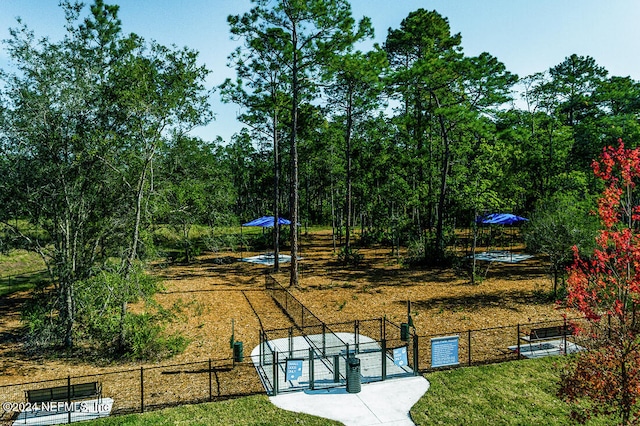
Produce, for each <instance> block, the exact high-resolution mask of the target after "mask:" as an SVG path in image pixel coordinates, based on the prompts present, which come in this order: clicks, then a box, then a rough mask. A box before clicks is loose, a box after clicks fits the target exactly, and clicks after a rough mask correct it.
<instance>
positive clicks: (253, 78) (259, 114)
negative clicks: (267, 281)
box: [221, 16, 290, 272]
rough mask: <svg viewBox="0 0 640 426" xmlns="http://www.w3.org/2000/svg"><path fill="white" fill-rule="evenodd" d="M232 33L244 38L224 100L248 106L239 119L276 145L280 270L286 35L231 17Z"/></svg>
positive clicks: (275, 228)
mask: <svg viewBox="0 0 640 426" xmlns="http://www.w3.org/2000/svg"><path fill="white" fill-rule="evenodd" d="M228 20H229V23H230V25H231V33H232V34H235V35H239V36H241V37H243V38H244V46H242V47H238V48H237V49H236V50H235V51H234V52H233V53H232V54H231V55H230V57H229V59H230V60H231V62H232V63H233V64H234V66H235V68H236V73H237V75H238V77H237V80H236V81H233V80H231V79H227V80H226V81H225V82H224V83H223V84H222V86H221V88H222V95H223V100H224V101H226V102H235V103H237V104H239V105H242V106H243V107H245V108H246V112H244V113H243V114H241V115H240V116H239V119H240V120H241V121H242V122H244V123H245V124H247V125H248V126H250V127H251V129H252V130H253V131H254V134H257V136H258V137H259V138H260V137H266V138H270V139H271V144H272V147H273V200H272V201H273V204H272V210H273V217H274V219H273V220H274V224H273V251H274V266H273V270H274V272H278V271H279V269H280V225H279V223H278V218H279V217H280V211H281V210H280V173H281V167H280V158H281V155H280V140H281V138H282V135H281V134H282V132H283V127H284V126H283V124H282V122H284V121H285V120H284V117H287V115H288V112H289V110H290V105H289V103H290V102H289V99H290V98H289V96H288V89H289V80H288V77H289V74H288V73H287V71H286V68H284V67H282V55H283V54H284V50H285V46H284V45H282V43H283V40H286V37H285V36H284V35H283V34H281V31H282V30H281V29H279V28H265V29H263V28H257V27H252V26H247V22H246V20H243V19H240V20H238V17H234V16H230V17H229V18H228Z"/></svg>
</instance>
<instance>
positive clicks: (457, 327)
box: [0, 232, 561, 385]
mask: <svg viewBox="0 0 640 426" xmlns="http://www.w3.org/2000/svg"><path fill="white" fill-rule="evenodd" d="M360 252H361V253H362V254H363V255H364V260H363V262H362V263H361V264H360V265H359V266H357V267H349V268H345V267H343V266H341V265H339V264H338V263H337V260H336V256H335V254H334V253H333V250H332V243H331V235H330V233H329V232H317V233H313V234H311V235H309V236H303V238H302V246H301V256H302V257H303V259H302V261H301V274H300V285H299V286H298V288H295V289H290V291H291V292H292V293H293V294H294V296H295V297H296V298H297V299H298V300H300V301H301V302H302V303H303V304H304V305H306V306H307V307H308V308H309V309H310V310H311V311H312V312H313V313H314V314H316V315H317V316H318V317H319V318H320V319H321V320H322V321H324V322H326V323H333V322H347V321H353V320H355V319H361V320H364V319H370V318H380V317H383V316H386V317H387V318H389V319H390V320H391V321H394V322H396V323H400V322H404V321H405V320H406V314H407V300H410V301H411V311H412V315H413V319H414V324H415V326H416V330H417V331H418V333H419V334H421V335H427V334H438V333H448V332H453V331H464V330H468V329H480V328H485V327H498V326H506V325H513V324H517V323H520V324H526V323H528V322H536V321H543V320H548V319H558V318H559V317H560V314H561V313H560V312H558V310H557V308H556V306H555V304H554V303H551V302H548V301H545V300H544V299H543V298H542V297H541V293H542V292H546V291H549V290H550V286H551V282H550V279H549V276H548V274H547V273H546V265H545V263H544V262H543V260H542V259H540V258H533V259H530V260H527V261H524V262H521V263H516V264H501V263H492V264H491V265H489V268H488V271H487V273H486V278H485V279H484V280H483V281H482V283H480V284H478V285H470V284H469V280H468V278H467V277H466V276H465V274H464V273H463V272H456V270H454V269H409V268H407V267H404V266H402V265H401V264H399V263H398V262H397V259H396V257H394V256H391V254H390V249H389V248H385V247H378V248H372V249H360ZM255 254H258V253H247V252H244V253H224V254H213V253H205V254H203V255H202V256H200V257H198V258H197V260H196V261H195V262H193V263H192V264H189V265H169V266H164V267H159V266H158V267H156V268H155V269H154V271H153V273H155V274H157V275H159V276H160V277H162V278H163V279H164V283H165V290H164V291H163V292H162V293H161V294H158V295H157V297H156V299H157V301H158V302H159V303H161V304H162V305H164V306H167V307H169V306H174V305H178V306H180V307H181V314H180V315H179V319H178V321H176V322H174V323H172V324H171V325H170V326H169V331H171V332H173V331H176V332H180V333H182V334H183V335H184V336H185V337H187V338H188V339H189V341H190V343H189V346H188V347H187V349H186V351H185V352H184V353H182V354H180V355H178V356H176V357H174V358H172V359H170V360H166V361H163V362H162V364H174V363H188V362H196V361H205V360H207V359H214V360H215V359H222V358H230V357H231V356H232V350H231V348H230V344H229V340H230V337H231V333H232V322H233V324H234V334H235V339H236V340H239V341H243V342H244V348H245V349H244V350H245V355H248V354H249V353H250V352H251V350H252V349H253V348H254V347H255V346H257V344H258V342H259V329H260V324H262V326H263V327H264V328H265V329H272V328H279V327H287V326H289V322H288V320H287V318H286V317H285V316H284V315H283V314H282V313H281V312H279V311H278V310H277V309H273V308H272V307H273V306H274V305H273V303H272V302H271V300H270V298H269V296H268V295H267V294H266V292H265V291H264V286H265V274H266V273H267V272H268V271H269V268H268V267H266V266H263V265H256V264H251V263H246V262H240V261H238V259H239V258H240V257H242V256H250V255H255ZM401 254H402V253H401ZM481 266H482V267H483V271H484V270H485V269H486V268H487V264H486V263H482V264H481ZM288 272H289V271H288V267H287V266H286V264H285V267H284V268H283V270H282V271H281V272H280V273H278V274H275V277H276V279H277V280H278V281H279V282H281V283H283V284H285V285H288V281H289V275H288ZM26 297H28V294H24V293H14V294H12V295H11V296H9V297H7V298H5V299H4V300H0V311H1V312H2V314H1V315H0V343H1V344H0V385H5V384H12V383H24V382H32V381H40V380H45V379H49V378H59V377H66V376H67V375H71V376H80V375H86V374H99V373H105V372H109V371H115V370H122V369H126V368H139V367H140V366H144V367H152V366H153V365H155V364H153V363H131V362H128V363H101V364H100V365H96V364H95V363H89V362H83V361H82V360H77V359H64V358H58V359H51V358H44V357H37V356H31V355H27V354H26V353H25V352H24V350H23V348H22V344H21V339H20V335H21V333H22V332H23V331H22V328H21V327H22V326H21V324H20V314H19V312H20V307H21V304H22V303H23V302H24V300H25V298H26Z"/></svg>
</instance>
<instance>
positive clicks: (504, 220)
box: [476, 213, 531, 263]
mask: <svg viewBox="0 0 640 426" xmlns="http://www.w3.org/2000/svg"><path fill="white" fill-rule="evenodd" d="M527 221H529V219H527V218H526V217H522V216H517V215H515V214H511V213H492V214H488V215H485V216H478V217H477V218H476V223H477V224H478V225H502V226H512V225H515V224H519V223H522V222H527ZM512 243H513V234H512V235H511V241H510V242H509V253H508V258H507V257H506V256H505V253H504V252H501V251H488V252H485V253H481V254H480V255H479V256H476V258H477V259H479V260H489V261H501V262H509V263H514V262H518V261H520V260H525V259H528V258H530V257H531V256H529V255H523V254H519V255H516V256H514V255H513V253H512V252H511V246H512Z"/></svg>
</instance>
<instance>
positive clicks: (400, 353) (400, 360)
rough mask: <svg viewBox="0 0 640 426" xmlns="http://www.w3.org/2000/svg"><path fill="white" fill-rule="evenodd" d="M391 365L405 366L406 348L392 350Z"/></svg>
mask: <svg viewBox="0 0 640 426" xmlns="http://www.w3.org/2000/svg"><path fill="white" fill-rule="evenodd" d="M393 363H394V364H395V365H397V366H398V367H404V366H406V365H407V347H406V346H403V347H401V348H395V349H394V350H393Z"/></svg>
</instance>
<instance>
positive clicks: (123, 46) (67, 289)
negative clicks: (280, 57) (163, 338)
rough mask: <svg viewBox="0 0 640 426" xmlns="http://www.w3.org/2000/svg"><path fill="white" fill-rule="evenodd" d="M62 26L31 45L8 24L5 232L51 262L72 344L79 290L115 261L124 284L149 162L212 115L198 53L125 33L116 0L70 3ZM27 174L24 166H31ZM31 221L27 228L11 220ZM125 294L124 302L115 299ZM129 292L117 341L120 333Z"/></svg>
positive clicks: (58, 307)
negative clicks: (57, 35) (12, 67)
mask: <svg viewBox="0 0 640 426" xmlns="http://www.w3.org/2000/svg"><path fill="white" fill-rule="evenodd" d="M62 6H63V8H64V11H65V14H66V19H67V25H66V29H67V33H66V35H65V37H64V39H63V40H62V41H60V42H51V41H49V40H48V39H46V38H45V39H41V40H39V41H36V39H35V37H34V35H33V33H32V32H31V31H29V30H28V29H27V28H26V26H22V27H21V28H19V29H13V30H11V39H10V40H9V41H8V51H9V54H10V56H11V58H12V59H13V61H14V62H15V63H16V66H17V72H16V73H14V74H3V75H2V77H3V79H4V81H5V83H6V84H5V91H4V93H3V94H4V97H5V99H6V100H7V101H6V102H7V104H6V107H5V109H4V110H3V116H2V120H3V121H2V124H3V128H2V132H3V133H4V134H5V135H7V138H6V141H5V143H4V144H3V150H4V152H5V154H6V155H8V156H9V157H10V158H11V159H12V164H13V166H12V170H10V172H9V173H8V174H7V175H3V176H2V177H0V179H2V180H3V183H2V184H0V186H6V185H8V181H6V180H5V179H7V178H8V177H11V178H13V179H14V180H13V182H11V186H12V188H13V189H12V191H11V193H6V194H5V193H3V195H2V196H3V197H12V196H16V197H17V198H15V199H14V200H13V201H12V202H11V203H10V204H7V205H6V206H5V207H3V209H2V212H1V216H2V217H1V219H2V220H3V222H4V223H5V224H6V229H9V230H10V233H11V234H12V235H13V236H14V237H15V238H16V240H17V241H22V244H24V245H25V246H26V247H28V248H29V249H32V250H35V251H37V252H38V253H40V254H41V256H42V257H43V258H44V259H45V261H46V263H47V265H48V267H49V271H50V273H51V275H52V278H53V281H54V283H55V287H56V298H55V300H53V301H52V312H54V313H58V315H52V317H51V318H50V320H51V321H54V322H56V321H59V322H60V323H61V324H62V325H63V328H64V330H65V333H64V338H63V340H64V344H65V345H66V346H67V347H71V346H72V345H73V340H74V335H75V334H76V332H77V330H76V328H77V327H76V312H77V309H78V303H77V302H78V301H77V300H76V299H77V292H76V287H77V284H78V283H79V282H81V281H84V280H88V279H89V278H91V277H92V276H93V275H95V274H97V273H98V272H99V271H100V269H101V268H102V267H104V266H105V264H106V263H108V262H109V261H110V259H113V258H118V259H120V260H121V264H120V267H119V268H118V271H117V273H118V274H120V275H121V277H123V279H124V281H125V282H126V281H127V278H129V276H130V274H131V273H132V271H133V270H134V263H135V262H136V261H137V259H138V258H139V254H140V250H141V247H140V245H141V243H140V241H141V237H140V233H141V227H142V225H143V218H144V214H145V209H144V207H145V205H144V204H145V200H148V197H147V196H148V194H149V188H150V175H151V173H150V172H151V166H152V162H153V159H154V157H155V155H156V153H157V151H158V150H159V149H160V147H161V146H162V142H163V140H164V138H165V136H166V135H167V134H168V132H169V131H172V132H174V133H180V132H182V131H184V130H185V128H190V127H191V126H194V125H197V124H200V123H203V122H205V121H206V120H207V118H208V117H209V113H208V112H207V111H208V108H207V107H208V106H207V102H206V98H207V93H206V92H205V91H204V89H203V85H202V82H203V81H204V77H205V75H206V70H205V69H204V68H202V67H200V66H198V65H197V64H196V53H195V52H192V51H189V50H188V49H183V50H172V49H168V48H165V47H163V46H160V45H157V44H155V43H152V44H150V45H149V44H147V43H145V42H144V40H143V39H142V38H140V37H139V36H136V35H134V34H131V35H129V36H124V35H123V34H122V32H121V28H120V21H119V19H118V18H117V12H118V6H110V5H105V4H104V3H103V2H102V1H101V0H97V1H96V3H95V4H94V5H92V6H91V10H90V14H89V16H88V17H86V18H85V19H84V20H83V21H81V19H80V13H81V12H82V5H79V4H75V3H73V4H72V3H70V2H63V4H62ZM25 172H27V173H25ZM15 218H24V219H26V221H27V222H28V224H29V227H30V228H27V229H26V230H25V229H24V228H21V227H20V226H16V225H15V223H13V224H12V223H11V222H10V219H15ZM120 300H122V299H120ZM127 302H128V300H126V298H125V299H124V300H123V302H122V306H121V315H120V317H121V319H120V328H121V332H120V342H121V344H123V339H124V338H125V337H126V336H125V331H124V330H125V327H124V322H125V316H126V314H127V313H126V304H127Z"/></svg>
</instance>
